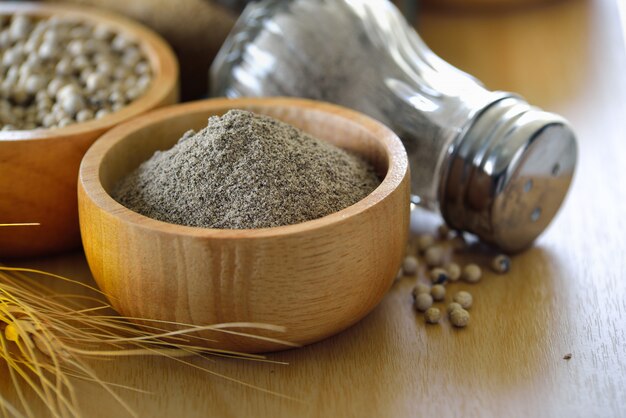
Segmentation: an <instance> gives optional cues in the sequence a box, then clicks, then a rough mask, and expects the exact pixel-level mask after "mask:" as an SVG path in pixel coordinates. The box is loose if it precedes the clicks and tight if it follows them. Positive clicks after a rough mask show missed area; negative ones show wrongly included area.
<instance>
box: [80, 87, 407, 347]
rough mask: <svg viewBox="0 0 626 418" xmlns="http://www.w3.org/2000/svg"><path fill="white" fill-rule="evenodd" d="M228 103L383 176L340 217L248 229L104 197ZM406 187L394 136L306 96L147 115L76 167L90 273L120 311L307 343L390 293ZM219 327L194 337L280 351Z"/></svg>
mask: <svg viewBox="0 0 626 418" xmlns="http://www.w3.org/2000/svg"><path fill="white" fill-rule="evenodd" d="M230 109H247V110H251V111H254V112H256V113H259V114H265V115H269V116H272V117H275V118H277V119H280V120H283V121H285V122H288V123H290V124H292V125H294V126H296V127H299V128H301V129H303V130H304V131H306V132H308V133H311V134H313V135H314V136H316V137H318V138H320V139H322V140H326V141H329V142H332V143H334V144H335V145H337V146H340V147H342V148H344V149H347V150H350V151H352V152H354V153H357V154H359V155H361V156H363V157H364V158H365V159H367V160H369V161H370V162H371V163H372V164H373V165H374V167H375V168H376V169H377V171H378V172H379V174H380V175H381V177H382V178H384V180H383V181H382V183H381V184H380V185H379V186H378V187H377V188H376V190H374V191H373V192H372V193H371V194H370V195H369V196H367V197H365V198H364V199H362V200H361V201H359V202H357V203H355V204H354V205H352V206H350V207H348V208H345V209H343V210H341V211H339V212H337V213H333V214H331V215H328V216H325V217H322V218H320V219H315V220H312V221H309V222H303V223H299V224H295V225H287V226H282V227H276V228H263V229H248V230H228V229H208V228H193V227H186V226H181V225H174V224H169V223H165V222H160V221H156V220H154V219H150V218H147V217H145V216H141V215H139V214H137V213H135V212H132V211H131V210H129V209H127V208H125V207H123V206H122V205H121V204H119V203H118V202H116V201H115V200H113V198H111V196H110V193H111V191H112V190H113V188H114V186H115V185H116V184H117V183H118V182H119V181H120V180H122V179H123V178H124V177H125V176H127V175H128V174H129V173H130V172H131V171H132V170H134V169H135V168H137V166H139V164H140V163H142V162H143V161H145V160H147V159H148V158H150V156H152V154H154V152H155V151H157V150H164V149H169V148H171V147H172V146H173V145H174V144H175V143H176V141H178V139H179V138H180V137H181V136H182V135H183V134H184V133H185V132H186V131H188V130H189V129H194V130H196V131H199V130H200V129H202V128H203V127H205V126H206V123H207V119H208V117H209V116H212V115H222V114H224V113H226V112H227V111H228V110H230ZM409 187H410V186H409V170H408V161H407V157H406V152H405V151H404V148H403V147H402V143H401V142H400V139H399V138H398V137H397V136H396V135H395V134H394V133H393V132H392V131H391V130H390V129H388V128H387V127H385V126H383V125H382V124H380V123H378V122H376V121H374V120H373V119H370V118H368V117H366V116H364V115H361V114H358V113H356V112H353V111H350V110H348V109H344V108H340V107H338V106H334V105H327V104H323V103H318V102H313V101H310V100H300V99H289V98H286V99H276V98H272V99H236V100H228V99H211V100H205V101H200V102H195V103H187V104H183V105H177V106H170V107H166V108H163V109H160V110H157V111H154V112H150V113H147V114H146V115H144V116H141V117H139V118H135V119H133V120H132V121H130V122H128V123H126V124H123V125H120V126H118V127H117V128H115V129H112V130H111V131H109V132H108V133H106V134H105V135H103V136H102V137H101V138H100V139H99V140H98V141H97V142H96V143H95V144H94V145H93V146H92V147H91V148H90V149H89V151H88V152H87V154H86V155H85V158H84V159H83V162H82V164H81V168H80V178H79V183H78V203H79V216H80V226H81V234H82V237H83V245H84V249H85V254H86V256H87V260H88V261H89V265H90V267H91V271H92V272H93V275H94V277H95V279H96V282H97V283H98V285H99V286H100V288H101V289H102V290H103V291H104V292H105V293H106V294H107V295H108V296H109V299H110V300H111V303H112V305H113V306H114V307H115V308H116V310H117V311H118V312H120V313H122V314H123V315H126V316H128V317H133V318H147V319H157V320H160V321H170V322H182V323H186V324H193V325H207V324H218V323H232V322H256V323H264V324H272V325H278V326H284V327H286V328H287V331H286V332H285V333H282V334H276V333H275V332H263V333H261V332H257V333H256V334H259V335H263V336H269V337H274V338H281V339H282V340H286V341H288V342H291V343H297V344H308V343H311V342H315V341H319V340H320V339H322V338H326V337H328V336H330V335H333V334H336V333H337V332H339V331H342V330H344V329H345V328H347V327H348V326H350V325H352V324H354V323H355V322H356V321H358V320H359V319H361V318H363V316H365V315H366V314H367V313H369V312H370V311H371V310H372V309H373V308H374V307H375V306H376V305H377V304H378V303H379V302H380V300H381V299H382V297H383V296H384V294H385V293H386V292H387V290H388V289H389V287H390V285H391V282H392V281H393V279H394V277H395V275H396V272H397V270H398V266H399V265H400V263H401V260H402V257H403V255H404V251H405V242H406V239H407V234H408V227H409ZM216 334H217V333H214V332H211V333H209V332H204V333H200V336H201V337H204V338H208V339H211V340H212V341H203V340H200V341H198V344H202V345H207V344H208V345H209V346H211V347H217V348H222V349H224V348H226V349H231V350H232V349H234V350H237V351H246V352H259V351H270V350H277V349H285V347H286V346H285V345H281V344H277V343H272V342H269V341H263V340H258V339H250V338H235V337H234V336H230V337H228V336H225V335H224V334H221V335H219V334H218V335H216ZM213 340H214V341H213Z"/></svg>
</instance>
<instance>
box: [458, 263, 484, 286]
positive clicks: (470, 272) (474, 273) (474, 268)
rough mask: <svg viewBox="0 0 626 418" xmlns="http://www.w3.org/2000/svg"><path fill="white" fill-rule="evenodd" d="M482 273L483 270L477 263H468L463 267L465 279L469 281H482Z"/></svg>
mask: <svg viewBox="0 0 626 418" xmlns="http://www.w3.org/2000/svg"><path fill="white" fill-rule="evenodd" d="M482 275H483V272H482V270H481V269H480V267H478V265H476V264H473V263H472V264H468V265H466V266H465V267H464V268H463V280H465V281H466V282H468V283H476V282H478V281H480V279H481V277H482Z"/></svg>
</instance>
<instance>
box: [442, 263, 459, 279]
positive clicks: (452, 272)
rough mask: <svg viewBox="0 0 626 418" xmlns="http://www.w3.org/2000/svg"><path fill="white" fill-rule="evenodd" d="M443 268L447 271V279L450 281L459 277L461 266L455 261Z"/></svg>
mask: <svg viewBox="0 0 626 418" xmlns="http://www.w3.org/2000/svg"><path fill="white" fill-rule="evenodd" d="M444 268H445V269H446V271H447V272H448V279H449V280H450V281H451V282H456V281H457V280H459V279H460V278H461V267H459V265H458V264H457V263H449V264H447V265H446V266H445V267H444Z"/></svg>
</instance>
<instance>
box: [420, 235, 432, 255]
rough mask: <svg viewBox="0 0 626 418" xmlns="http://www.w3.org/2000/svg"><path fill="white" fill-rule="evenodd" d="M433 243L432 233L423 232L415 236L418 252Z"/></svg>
mask: <svg viewBox="0 0 626 418" xmlns="http://www.w3.org/2000/svg"><path fill="white" fill-rule="evenodd" d="M434 244H435V239H434V238H433V236H432V235H427V234H423V235H420V236H418V237H417V249H418V250H419V251H420V252H424V251H426V250H427V249H429V248H430V247H432V246H433V245H434Z"/></svg>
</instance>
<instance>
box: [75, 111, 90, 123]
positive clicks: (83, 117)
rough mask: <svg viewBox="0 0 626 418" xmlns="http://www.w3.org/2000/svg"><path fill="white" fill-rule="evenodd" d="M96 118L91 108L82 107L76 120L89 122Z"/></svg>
mask: <svg viewBox="0 0 626 418" xmlns="http://www.w3.org/2000/svg"><path fill="white" fill-rule="evenodd" d="M93 118H94V114H93V111H91V110H89V109H82V110H80V111H78V113H76V122H87V121H88V120H91V119H93Z"/></svg>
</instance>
